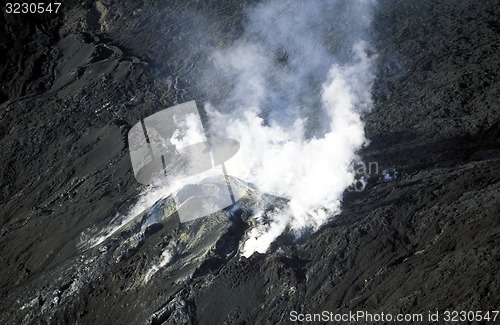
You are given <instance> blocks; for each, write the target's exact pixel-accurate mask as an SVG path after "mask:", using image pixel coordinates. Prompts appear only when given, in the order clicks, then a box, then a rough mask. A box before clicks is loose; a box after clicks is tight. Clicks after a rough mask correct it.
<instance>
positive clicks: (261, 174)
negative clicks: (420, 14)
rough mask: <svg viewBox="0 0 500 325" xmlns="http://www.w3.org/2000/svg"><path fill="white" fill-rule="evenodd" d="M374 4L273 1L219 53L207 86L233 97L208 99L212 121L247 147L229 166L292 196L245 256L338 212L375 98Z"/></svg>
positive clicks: (252, 236) (253, 13)
mask: <svg viewBox="0 0 500 325" xmlns="http://www.w3.org/2000/svg"><path fill="white" fill-rule="evenodd" d="M372 4H373V2H372V1H362V0H360V1H354V0H353V1H307V2H297V1H272V2H266V3H264V4H261V5H258V6H256V7H255V8H253V9H252V10H250V12H249V15H248V25H247V26H246V30H245V34H244V35H243V36H242V38H241V39H240V40H239V41H237V42H235V43H234V44H233V45H232V46H230V47H229V48H226V49H223V50H219V51H215V52H214V53H213V55H212V62H213V66H212V67H211V69H210V70H209V71H208V72H207V77H206V79H205V82H206V85H207V87H210V86H208V85H212V86H211V87H212V88H211V89H212V90H213V91H215V92H217V89H214V88H213V87H214V86H213V85H215V86H219V87H229V88H224V90H223V92H225V93H228V94H229V96H227V97H226V98H223V99H221V98H220V97H219V98H217V96H215V97H216V98H217V99H215V100H214V101H213V102H212V103H206V105H205V107H206V109H207V112H208V116H209V121H210V123H211V126H212V128H211V129H212V131H213V133H215V134H216V136H226V137H229V138H233V139H236V140H238V141H240V145H241V146H240V151H239V152H238V154H237V155H236V156H235V157H234V158H233V159H231V160H230V161H228V162H227V163H226V168H227V171H228V173H229V174H230V175H233V176H236V177H239V178H242V179H244V180H246V181H248V182H250V183H253V184H254V185H255V186H256V187H257V188H258V189H259V190H260V191H262V192H267V193H271V194H275V195H278V196H282V197H285V198H288V199H289V203H288V206H287V207H286V208H283V209H280V210H274V211H273V212H267V215H266V218H265V220H267V221H266V222H264V221H263V220H264V219H263V218H261V216H262V213H263V212H259V213H257V215H256V216H255V218H256V221H257V226H256V227H254V228H253V229H251V230H250V231H249V232H248V234H247V235H248V239H247V240H246V242H245V243H244V244H243V247H242V254H243V255H244V256H249V255H251V254H252V253H253V252H256V251H257V252H261V253H263V252H265V251H267V249H268V248H269V246H270V244H271V243H272V242H273V241H274V240H275V239H276V238H277V237H278V236H279V235H280V234H282V233H283V231H285V230H286V229H287V228H289V229H290V230H292V231H294V232H296V233H297V232H301V231H302V230H304V229H317V227H319V226H320V225H321V224H323V223H324V222H325V221H326V220H327V219H328V218H329V217H331V216H332V215H335V214H336V213H338V212H339V208H340V202H341V199H342V194H343V192H344V191H345V189H346V188H347V187H348V186H349V185H351V184H352V183H353V180H354V171H353V170H352V168H351V167H350V166H351V163H352V162H353V160H355V159H356V158H357V156H356V152H357V150H358V149H360V147H361V146H362V145H363V143H364V142H365V135H364V130H363V123H362V121H361V116H362V114H363V113H365V112H368V111H369V110H370V108H371V106H372V101H371V85H372V82H373V79H374V76H373V72H372V61H373V55H372V56H370V55H369V54H368V53H369V48H368V43H367V42H366V41H364V40H363V39H364V38H365V37H366V35H365V34H364V31H365V30H366V28H367V27H368V26H369V23H370V19H369V17H370V15H369V12H370V11H371V6H372ZM227 85H229V86H227ZM269 220H270V221H269Z"/></svg>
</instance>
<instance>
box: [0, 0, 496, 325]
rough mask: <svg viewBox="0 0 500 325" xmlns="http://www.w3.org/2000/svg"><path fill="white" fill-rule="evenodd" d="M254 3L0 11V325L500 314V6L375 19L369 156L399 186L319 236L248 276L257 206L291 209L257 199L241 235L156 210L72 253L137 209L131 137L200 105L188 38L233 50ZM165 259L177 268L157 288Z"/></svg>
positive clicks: (223, 218) (275, 252)
mask: <svg viewBox="0 0 500 325" xmlns="http://www.w3.org/2000/svg"><path fill="white" fill-rule="evenodd" d="M253 2H254V1H210V2H200V1H191V2H186V1H170V2H169V3H168V4H163V3H161V2H156V1H152V0H150V1H140V2H133V1H120V2H114V1H84V2H80V3H78V2H76V1H69V2H65V3H64V8H63V10H62V12H61V13H60V14H58V15H44V16H41V15H9V14H6V13H4V12H3V14H2V16H0V29H1V32H0V48H1V50H0V56H1V60H0V79H1V80H2V83H1V85H2V87H1V89H0V148H1V153H0V166H2V167H1V169H0V171H1V172H0V184H1V190H0V211H2V213H1V218H0V249H1V253H0V264H1V265H2V267H1V268H0V301H1V303H0V323H2V324H141V323H146V324H189V323H191V324H262V323H272V324H275V323H288V322H289V313H290V311H292V310H295V311H298V312H299V313H307V312H309V313H314V312H321V311H323V310H328V311H332V312H336V313H343V312H349V311H357V310H366V311H371V312H385V313H393V314H397V313H425V314H426V313H427V311H435V310H439V311H444V310H473V311H476V310H482V311H487V310H498V308H499V307H500V295H499V292H500V282H499V281H500V182H499V180H500V176H499V175H500V173H499V172H500V107H499V94H500V48H499V47H500V7H499V5H498V3H497V1H493V0H489V1H479V2H478V1H418V2H416V1H410V0H408V1H406V0H405V1H390V0H383V1H380V2H379V4H378V6H377V12H376V15H375V18H374V22H373V31H374V33H375V34H376V38H375V39H376V40H375V42H374V44H373V45H374V48H375V49H376V51H377V55H378V60H377V62H378V63H377V64H378V66H377V69H378V72H377V79H376V83H375V85H374V89H373V96H374V99H375V108H374V110H373V112H372V113H370V114H369V115H367V116H366V117H365V123H366V132H367V137H368V138H369V139H370V140H371V144H370V145H369V146H368V147H366V148H364V149H363V150H362V152H361V156H362V157H363V159H364V160H365V161H377V162H378V163H379V165H380V166H384V167H385V168H386V169H387V170H393V171H397V172H398V175H399V176H398V177H392V178H390V180H384V179H383V177H382V175H377V176H376V177H372V178H371V180H370V181H369V183H368V186H367V188H366V189H365V190H364V191H362V192H359V193H347V192H346V194H345V197H344V202H343V204H342V213H341V214H340V215H338V216H337V217H335V218H334V219H333V220H332V221H330V222H329V223H327V224H326V225H324V226H323V227H322V228H321V229H320V230H319V231H317V232H316V233H314V234H312V235H311V236H308V237H307V238H303V239H302V240H300V241H294V240H293V239H291V238H288V237H287V236H282V237H280V238H279V239H278V241H277V242H276V243H274V244H273V246H272V247H271V250H270V252H269V253H268V254H265V255H261V254H254V255H253V256H251V257H250V258H248V259H247V258H242V257H240V256H239V255H238V253H237V250H238V243H239V241H240V240H241V238H242V236H243V234H244V232H245V230H246V229H247V228H248V227H250V226H251V225H250V222H249V219H248V217H249V215H250V214H251V211H252V209H253V207H254V206H256V205H261V206H267V205H270V206H273V205H279V204H281V199H279V198H275V197H268V200H265V201H256V200H254V199H253V198H252V197H251V196H249V197H247V198H245V199H244V200H242V202H241V203H240V208H239V210H238V213H234V214H232V216H231V217H228V213H229V212H227V211H221V212H220V213H218V214H217V215H216V216H215V217H213V218H210V219H209V221H207V220H205V219H203V220H198V221H196V222H194V223H189V224H179V222H178V220H176V219H175V218H174V216H173V214H170V213H167V212H168V205H169V202H168V200H164V201H161V202H158V203H157V205H159V206H162V207H163V208H165V210H162V211H164V212H162V213H161V214H160V215H154V216H153V215H152V213H153V212H154V211H153V212H152V210H151V211H149V212H148V211H146V212H145V213H143V214H141V215H139V216H137V217H136V218H135V219H134V221H133V222H132V223H131V224H130V225H129V226H128V228H126V229H121V230H120V231H119V232H117V233H116V234H114V235H113V236H112V238H110V239H109V240H107V241H105V242H104V243H103V244H101V245H98V246H95V247H92V248H87V249H86V250H82V249H78V245H79V244H80V240H81V235H82V234H83V233H85V232H86V231H88V229H89V228H90V229H92V227H104V226H106V225H107V224H109V222H110V221H111V220H112V218H113V217H114V216H115V215H116V214H117V213H119V212H120V211H125V210H126V209H127V207H129V206H130V205H132V204H133V203H134V202H135V200H136V199H137V195H138V193H139V191H140V187H139V186H138V184H137V183H136V181H135V179H134V175H133V171H132V166H131V163H130V158H129V152H128V144H127V132H128V130H129V129H130V127H131V125H133V124H135V123H136V122H137V121H138V120H139V119H140V118H143V117H144V116H147V115H150V114H152V113H154V112H157V111H158V110H160V109H162V108H166V107H169V106H172V105H173V104H175V103H177V102H184V101H188V100H191V99H197V100H200V99H202V98H203V96H205V95H206V94H203V93H201V91H200V90H199V89H196V88H195V83H194V82H193V78H195V76H196V75H197V73H198V72H199V69H201V66H202V65H203V62H204V60H205V59H206V56H205V53H203V52H202V51H200V48H197V47H196V46H192V47H191V46H186V44H196V41H197V39H196V38H195V39H192V40H190V42H186V41H185V40H184V39H182V35H185V34H186V33H188V34H189V32H190V26H192V24H193V22H196V23H197V24H199V26H202V27H203V29H204V30H206V31H207V33H209V34H210V35H212V37H213V39H212V40H211V42H213V44H216V45H217V46H225V45H227V44H230V43H231V42H233V41H234V40H235V39H237V38H238V37H239V36H240V34H241V33H242V29H243V23H244V8H246V7H248V6H249V5H250V4H251V3H253ZM174 9H175V10H174ZM195 36H196V35H195ZM195 36H192V37H195ZM165 211H166V212H165ZM153 217H154V218H160V219H161V220H162V222H161V223H155V222H153V223H149V222H150V221H148V220H150V219H148V218H153ZM155 220H156V219H155ZM144 225H147V226H144ZM143 226H144V227H143ZM134 229H136V231H135V230H134ZM137 229H140V231H139V230H137ZM186 238H189V240H188V241H187V240H186ZM173 245H175V250H176V255H175V257H173V259H172V260H171V261H170V264H169V266H168V267H166V268H164V269H160V270H157V271H156V273H154V274H152V275H151V273H149V274H150V276H149V275H148V272H149V271H150V270H151V268H152V267H153V266H154V265H157V264H158V263H160V262H161V256H162V252H164V251H165V249H167V248H171V247H172V246H173ZM207 247H208V248H210V249H209V250H208V251H209V252H208V253H205V252H206V248H207ZM164 257H165V256H164Z"/></svg>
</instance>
